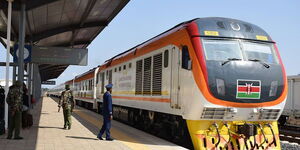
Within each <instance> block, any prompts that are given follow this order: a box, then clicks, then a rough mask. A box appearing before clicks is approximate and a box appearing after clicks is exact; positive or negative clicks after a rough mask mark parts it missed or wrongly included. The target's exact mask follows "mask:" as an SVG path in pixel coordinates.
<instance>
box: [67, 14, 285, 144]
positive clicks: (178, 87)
mask: <svg viewBox="0 0 300 150" xmlns="http://www.w3.org/2000/svg"><path fill="white" fill-rule="evenodd" d="M108 83H112V84H113V85H114V87H113V92H112V97H113V115H114V118H116V119H118V120H121V121H123V122H126V123H128V124H130V125H132V126H136V127H138V128H143V129H144V130H147V131H150V132H151V133H153V134H156V135H158V136H162V137H165V138H167V139H170V140H171V141H174V142H176V143H179V144H180V145H183V146H185V147H187V148H194V149H280V141H279V136H278V135H279V133H278V126H277V119H278V118H279V117H280V115H281V113H282V110H283V107H284V104H285V100H286V96H287V79H286V74H285V70H284V66H283V63H282V61H281V58H280V55H279V52H278V49H277V46H276V44H275V42H274V41H273V40H272V39H271V37H270V36H269V35H268V34H267V33H266V32H265V31H264V30H263V29H261V28H260V27H258V26H256V25H253V24H251V23H247V22H244V21H240V20H235V19H229V18H217V17H211V18H197V19H193V20H190V21H187V22H183V23H181V24H179V25H177V26H175V27H173V28H172V29H170V30H168V31H166V32H164V33H162V34H160V35H158V36H156V37H154V38H152V39H150V40H148V41H146V42H144V43H142V44H139V45H137V46H136V47H133V48H132V49H129V50H127V51H125V52H124V53H121V54H119V55H117V56H115V57H113V58H111V59H109V60H107V61H106V62H105V63H104V64H103V65H100V66H98V67H96V68H93V69H91V70H89V71H88V72H86V73H84V74H82V75H79V76H76V78H74V79H72V80H70V81H68V82H66V83H65V84H70V85H72V89H73V90H74V95H75V98H76V101H77V104H79V105H81V106H84V107H87V108H89V109H94V110H98V111H99V112H101V104H102V96H103V94H104V92H105V88H104V86H105V85H106V84H108Z"/></svg>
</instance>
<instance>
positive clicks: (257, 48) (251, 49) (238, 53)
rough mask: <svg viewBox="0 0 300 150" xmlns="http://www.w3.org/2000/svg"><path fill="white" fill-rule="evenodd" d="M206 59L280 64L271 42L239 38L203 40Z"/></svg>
mask: <svg viewBox="0 0 300 150" xmlns="http://www.w3.org/2000/svg"><path fill="white" fill-rule="evenodd" d="M203 45H204V51H205V56H206V60H216V61H227V60H230V59H234V60H250V61H261V62H264V63H268V64H278V57H277V55H276V53H275V51H274V47H273V45H272V44H271V43H258V42H250V41H238V40H208V39H206V40H203Z"/></svg>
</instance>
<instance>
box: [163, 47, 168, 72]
mask: <svg viewBox="0 0 300 150" xmlns="http://www.w3.org/2000/svg"><path fill="white" fill-rule="evenodd" d="M168 66H169V50H165V52H164V67H165V68H167V67H168Z"/></svg>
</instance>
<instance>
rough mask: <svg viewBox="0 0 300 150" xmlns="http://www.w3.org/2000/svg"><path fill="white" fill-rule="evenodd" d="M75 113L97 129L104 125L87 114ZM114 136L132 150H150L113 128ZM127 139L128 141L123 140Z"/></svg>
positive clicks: (78, 111) (76, 111)
mask: <svg viewBox="0 0 300 150" xmlns="http://www.w3.org/2000/svg"><path fill="white" fill-rule="evenodd" d="M74 113H76V114H77V115H79V116H80V117H81V118H82V119H84V120H86V121H88V122H90V123H91V124H93V125H95V126H96V127H100V126H101V125H102V121H100V120H97V119H95V118H94V117H91V116H89V115H87V114H86V113H85V112H83V111H81V110H78V109H75V110H74ZM111 133H112V136H113V137H114V138H115V139H119V141H120V142H122V143H123V144H125V145H126V146H128V147H129V148H131V149H132V150H150V149H149V148H148V147H146V146H145V145H144V144H141V143H139V142H138V141H137V140H135V139H133V138H131V137H129V136H127V135H126V134H124V133H123V132H122V131H120V130H117V129H115V128H111ZM121 139H126V141H124V140H121Z"/></svg>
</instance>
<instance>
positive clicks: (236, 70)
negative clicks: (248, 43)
mask: <svg viewBox="0 0 300 150" xmlns="http://www.w3.org/2000/svg"><path fill="white" fill-rule="evenodd" d="M207 66H208V67H207V68H208V80H209V88H210V91H211V93H212V94H213V95H214V96H215V97H216V98H219V99H222V100H226V101H231V102H240V103H262V102H269V101H273V100H276V99H277V98H278V97H279V96H280V95H281V93H282V91H283V84H284V83H283V82H284V81H283V74H282V70H281V67H280V65H276V64H270V65H269V67H268V68H266V67H265V66H263V65H261V64H260V63H256V62H252V61H232V62H230V63H227V64H225V65H220V63H219V62H212V61H211V62H209V61H208V62H207Z"/></svg>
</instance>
